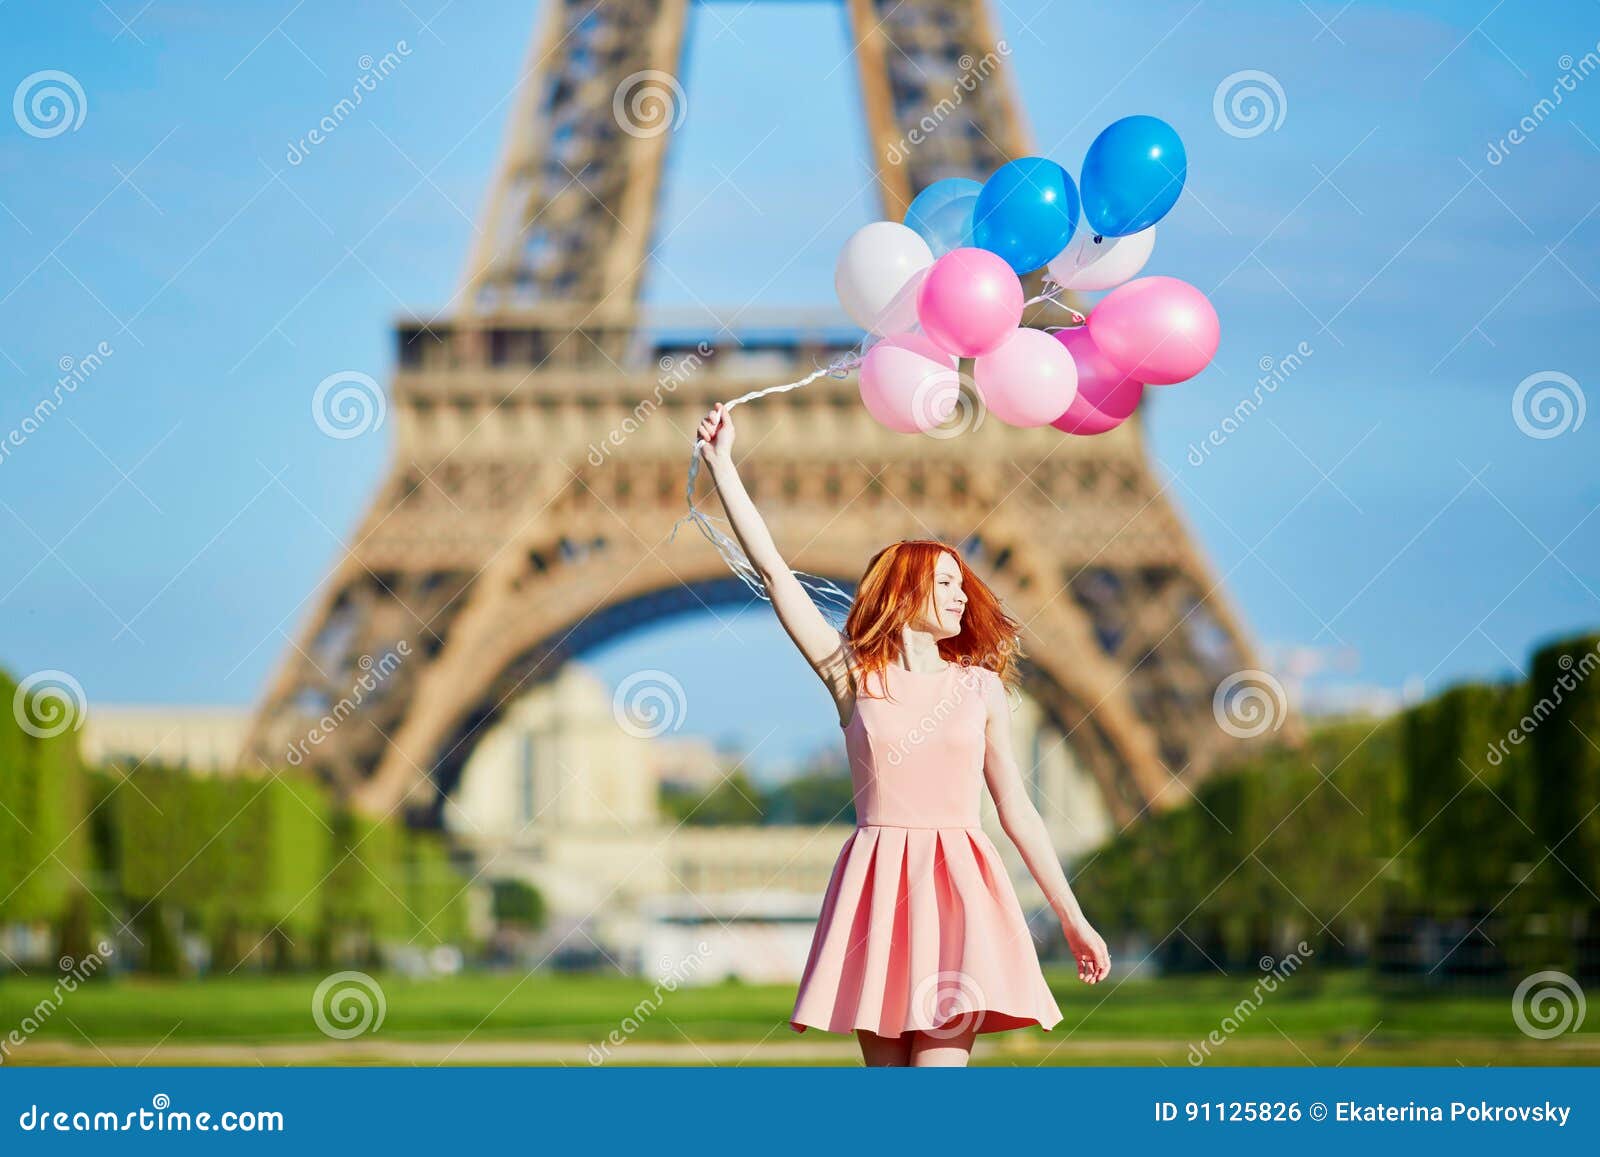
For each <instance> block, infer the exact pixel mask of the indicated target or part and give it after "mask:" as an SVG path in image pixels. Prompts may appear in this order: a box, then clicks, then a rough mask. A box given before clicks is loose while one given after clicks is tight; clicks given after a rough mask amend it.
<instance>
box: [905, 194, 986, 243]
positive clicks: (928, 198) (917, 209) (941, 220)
mask: <svg viewBox="0 0 1600 1157" xmlns="http://www.w3.org/2000/svg"><path fill="white" fill-rule="evenodd" d="M982 188H983V184H982V182H979V181H974V180H972V179H971V178H968V177H946V178H944V179H943V180H941V181H935V182H934V183H933V184H931V185H929V186H928V187H927V188H926V189H924V190H922V192H920V193H918V194H917V195H916V198H915V199H914V200H913V201H912V202H911V207H910V208H909V209H907V210H906V217H905V223H906V225H907V226H909V227H910V228H912V229H914V230H916V231H917V232H918V233H920V234H921V235H922V239H923V240H924V241H926V242H927V243H928V247H929V248H930V249H932V250H933V255H934V256H935V257H942V256H944V254H946V253H948V252H950V250H952V249H959V248H961V247H962V246H963V245H970V244H971V243H972V240H971V226H970V223H969V224H962V223H961V222H960V211H959V210H952V209H951V208H950V206H951V205H954V204H957V203H959V202H961V201H962V200H963V198H968V197H976V196H977V195H978V192H979V191H980V190H981V189H982ZM966 207H967V209H968V210H970V209H971V205H970V204H968V205H967V206H966ZM970 217H971V214H970V212H969V213H968V218H969V222H970Z"/></svg>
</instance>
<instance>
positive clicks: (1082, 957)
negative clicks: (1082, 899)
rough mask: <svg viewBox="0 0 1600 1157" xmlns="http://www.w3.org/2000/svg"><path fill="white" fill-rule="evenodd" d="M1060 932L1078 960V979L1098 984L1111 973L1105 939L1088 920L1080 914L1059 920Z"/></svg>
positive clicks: (1109, 955) (1109, 957) (1109, 954)
mask: <svg viewBox="0 0 1600 1157" xmlns="http://www.w3.org/2000/svg"><path fill="white" fill-rule="evenodd" d="M1061 934H1062V935H1063V936H1065V937H1066V938H1067V947H1069V948H1071V949H1072V955H1073V957H1074V958H1075V959H1076V960H1077V962H1078V979H1079V980H1081V981H1083V982H1084V983H1085V984H1099V983H1100V982H1101V981H1102V980H1104V979H1105V978H1106V977H1107V976H1109V975H1110V974H1111V953H1110V951H1109V950H1108V949H1107V948H1106V942H1105V939H1104V938H1103V937H1102V936H1101V935H1100V933H1098V932H1096V931H1095V930H1094V928H1093V927H1092V926H1091V925H1090V923H1089V921H1087V920H1085V919H1083V918H1082V917H1081V916H1080V917H1078V918H1077V919H1073V920H1063V921H1062V922H1061Z"/></svg>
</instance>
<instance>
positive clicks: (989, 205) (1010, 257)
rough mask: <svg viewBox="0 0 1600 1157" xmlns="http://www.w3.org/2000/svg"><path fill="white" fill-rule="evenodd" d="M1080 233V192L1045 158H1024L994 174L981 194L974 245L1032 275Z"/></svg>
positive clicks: (974, 218) (1011, 162)
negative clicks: (1077, 232) (1075, 231)
mask: <svg viewBox="0 0 1600 1157" xmlns="http://www.w3.org/2000/svg"><path fill="white" fill-rule="evenodd" d="M1077 227H1078V187H1077V186H1076V185H1074V184H1073V183H1072V177H1071V176H1069V175H1068V173H1067V171H1066V170H1065V169H1063V168H1062V167H1061V166H1060V165H1058V164H1056V163H1055V162H1054V161H1052V160H1049V159H1047V158H1045V157H1022V158H1020V159H1019V160H1015V161H1008V162H1007V163H1006V164H1004V165H1001V166H1000V167H999V168H998V169H996V170H995V172H994V176H992V177H990V178H989V179H988V180H987V181H985V182H984V184H983V192H981V193H979V194H978V204H977V208H976V209H975V211H974V212H973V216H972V240H973V243H974V244H975V245H977V247H978V248H980V249H987V250H989V251H990V252H991V253H997V254H999V255H1000V256H1001V257H1003V258H1005V261H1006V264H1008V265H1010V266H1011V268H1012V269H1013V270H1015V271H1016V272H1017V273H1018V274H1023V273H1031V272H1032V271H1033V270H1035V269H1038V268H1040V267H1041V266H1043V265H1047V264H1049V261H1050V259H1051V258H1052V257H1054V256H1055V255H1056V254H1057V253H1060V252H1061V251H1062V250H1063V249H1065V248H1066V247H1067V242H1069V241H1071V240H1072V233H1073V230H1075V229H1076V228H1077Z"/></svg>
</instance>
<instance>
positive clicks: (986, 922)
mask: <svg viewBox="0 0 1600 1157" xmlns="http://www.w3.org/2000/svg"><path fill="white" fill-rule="evenodd" d="M1060 1020H1061V1010H1060V1009H1059V1008H1058V1007H1057V1006H1056V1002H1055V998H1054V997H1053V996H1052V995H1051V994H1050V989H1049V986H1048V985H1046V984H1045V980H1044V974H1043V973H1042V972H1041V971H1040V969H1039V957H1038V955H1037V953H1036V952H1035V951H1034V947H1033V938H1032V935H1031V934H1030V933H1029V931H1028V924H1027V920H1026V919H1025V918H1024V916H1023V914H1022V906H1021V904H1019V903H1018V901H1017V896H1016V892H1015V891H1014V890H1013V889H1012V887H1011V880H1010V878H1009V877H1008V876H1007V874H1006V871H1005V867H1004V865H1003V864H1002V862H1001V860H1000V854H999V852H998V851H997V850H996V849H995V846H994V844H993V842H992V841H990V839H989V837H988V836H986V835H985V834H984V833H983V831H982V829H980V828H904V827H884V826H875V825H864V826H862V827H858V828H857V829H856V831H855V833H854V835H852V836H851V837H850V839H849V840H848V841H847V842H846V843H845V846H844V848H843V850H841V851H840V853H839V859H838V862H837V863H835V865H834V869H833V876H832V878H831V879H830V880H829V882H828V892H827V895H826V897H825V898H824V899H823V902H822V911H821V914H820V915H819V916H818V919H817V930H816V933H815V935H814V936H813V938H812V941H811V952H810V955H809V957H808V959H807V961H806V967H805V972H804V974H803V975H802V976H801V979H800V986H799V992H798V993H797V995H796V998H795V1005H794V1013H793V1015H792V1016H791V1017H790V1018H789V1027H790V1028H792V1029H794V1030H795V1031H796V1032H804V1031H805V1030H806V1028H807V1027H811V1028H819V1029H823V1030H825V1031H827V1032H839V1033H848V1032H854V1031H855V1030H857V1029H867V1030H868V1031H870V1032H873V1033H876V1034H877V1035H879V1036H899V1035H901V1034H902V1033H906V1032H913V1031H916V1032H927V1033H934V1034H937V1035H943V1036H955V1035H957V1034H959V1033H962V1032H965V1031H966V1030H967V1029H969V1028H975V1030H976V1031H977V1032H980V1033H987V1032H1002V1031H1004V1030H1007V1029H1014V1028H1022V1027H1025V1026H1028V1025H1039V1026H1041V1027H1042V1028H1045V1029H1050V1028H1052V1027H1054V1026H1055V1025H1056V1024H1057V1023H1059V1022H1060Z"/></svg>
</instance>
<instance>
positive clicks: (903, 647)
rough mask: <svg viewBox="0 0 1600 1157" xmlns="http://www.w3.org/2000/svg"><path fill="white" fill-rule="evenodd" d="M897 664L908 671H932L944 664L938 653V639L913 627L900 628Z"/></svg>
mask: <svg viewBox="0 0 1600 1157" xmlns="http://www.w3.org/2000/svg"><path fill="white" fill-rule="evenodd" d="M899 665H900V666H901V667H904V668H905V669H906V670H908V671H922V672H932V671H937V670H939V669H941V668H942V667H944V666H945V665H946V663H945V659H944V657H943V656H942V655H940V654H939V640H938V639H935V638H934V637H933V636H932V635H931V634H929V633H928V632H927V631H919V630H917V629H916V628H915V627H902V628H901V629H900V660H899Z"/></svg>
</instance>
